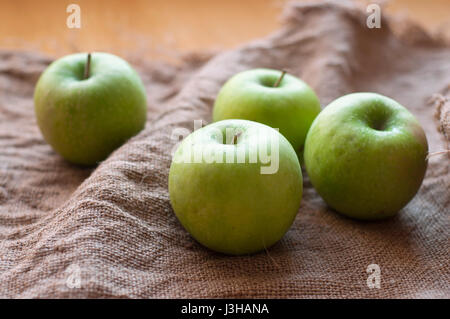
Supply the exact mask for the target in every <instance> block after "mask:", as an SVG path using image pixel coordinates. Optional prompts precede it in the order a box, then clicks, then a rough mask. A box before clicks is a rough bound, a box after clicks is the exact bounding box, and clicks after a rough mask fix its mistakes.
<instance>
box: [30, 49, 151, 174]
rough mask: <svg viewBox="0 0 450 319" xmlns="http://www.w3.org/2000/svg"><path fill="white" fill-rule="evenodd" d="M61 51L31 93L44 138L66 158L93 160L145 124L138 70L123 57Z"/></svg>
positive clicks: (84, 162) (85, 162)
mask: <svg viewBox="0 0 450 319" xmlns="http://www.w3.org/2000/svg"><path fill="white" fill-rule="evenodd" d="M91 56H92V58H91V67H90V76H89V77H88V78H87V79H83V77H84V68H85V64H86V60H87V54H86V53H78V54H72V55H68V56H65V57H63V58H61V59H59V60H57V61H55V62H53V63H52V64H51V65H50V66H49V67H48V68H47V69H46V70H45V71H44V72H43V73H42V75H41V77H40V78H39V81H38V83H37V84H36V88H35V92H34V105H35V113H36V117H37V123H38V126H39V128H40V130H41V132H42V135H43V136H44V139H45V140H46V141H47V142H48V143H49V144H50V145H51V146H52V147H53V149H54V150H55V151H56V152H57V153H59V154H60V155H61V156H63V157H64V158H65V159H66V160H68V161H70V162H72V163H75V164H80V165H86V166H90V165H94V164H96V163H98V162H100V161H102V160H104V159H105V158H106V157H107V156H108V155H109V154H110V153H111V152H112V151H113V150H115V149H116V148H117V147H119V146H120V145H121V144H123V143H124V142H125V141H126V140H127V139H129V138H130V137H132V136H134V135H136V134H137V133H138V132H139V131H140V130H142V128H143V127H144V126H145V122H146V117H147V97H146V93H145V89H144V86H143V84H142V81H141V79H140V78H139V76H138V74H137V73H136V72H135V71H134V70H133V68H132V67H131V66H130V65H129V64H128V63H127V62H126V61H124V60H123V59H121V58H119V57H117V56H115V55H112V54H108V53H97V52H94V53H92V55H91Z"/></svg>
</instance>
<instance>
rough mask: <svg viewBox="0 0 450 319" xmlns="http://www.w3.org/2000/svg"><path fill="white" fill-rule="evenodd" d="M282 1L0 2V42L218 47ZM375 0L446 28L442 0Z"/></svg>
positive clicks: (449, 2) (239, 38)
mask: <svg viewBox="0 0 450 319" xmlns="http://www.w3.org/2000/svg"><path fill="white" fill-rule="evenodd" d="M303 1H304V0H303ZM309 1H311V0H309ZM317 1H320V0H317ZM287 2H288V1H285V0H264V1H262V0H225V1H223V0H222V1H214V0H189V1H188V0H128V1H124V0H69V1H65V0H39V1H36V0H0V48H2V49H21V50H38V51H42V52H44V53H46V54H49V55H51V56H55V57H57V56H61V55H64V54H67V53H71V52H74V51H94V50H95V51H108V52H112V53H116V54H119V55H127V54H129V53H130V52H134V53H137V54H140V55H142V56H149V55H161V56H170V54H171V52H175V51H176V52H191V51H201V50H211V51H214V50H222V49H228V48H233V47H236V46H238V45H240V44H242V43H244V42H246V41H248V40H250V39H253V38H258V37H261V36H265V35H267V34H269V33H270V32H272V31H273V30H275V29H277V28H278V27H279V26H280V24H281V21H280V16H281V13H282V8H283V6H284V5H285V4H286V3H287ZM356 2H360V3H361V4H368V3H370V2H371V1H364V0H356ZM71 3H74V4H78V5H79V6H80V8H81V28H80V29H69V28H68V27H67V26H66V20H67V17H68V16H69V13H67V12H66V8H67V6H68V5H69V4H71ZM382 3H385V5H386V9H385V10H386V12H387V13H392V14H396V15H402V16H407V17H409V18H410V19H413V20H415V21H417V22H418V23H419V24H420V25H422V26H423V27H424V28H426V29H427V30H429V31H432V32H440V33H442V32H443V31H445V30H450V0H427V1H424V0H391V1H382ZM383 13H384V12H383Z"/></svg>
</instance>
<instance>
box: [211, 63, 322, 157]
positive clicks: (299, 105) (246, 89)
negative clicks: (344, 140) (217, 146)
mask: <svg viewBox="0 0 450 319" xmlns="http://www.w3.org/2000/svg"><path fill="white" fill-rule="evenodd" d="M319 112H320V103H319V99H318V98H317V96H316V94H315V93H314V91H313V90H312V89H311V88H310V87H309V86H308V85H307V84H306V83H305V82H303V81H302V80H300V79H298V78H296V77H295V76H292V75H290V74H285V72H280V71H277V70H271V69H254V70H248V71H244V72H241V73H238V74H236V75H235V76H233V77H232V78H231V79H229V80H228V81H227V82H226V83H225V85H224V86H223V87H222V89H221V90H220V92H219V94H218V96H217V99H216V102H215V104H214V111H213V121H220V120H225V119H244V120H251V121H256V122H260V123H263V124H266V125H269V126H271V127H273V128H277V129H279V131H280V133H281V134H283V135H284V137H286V138H287V140H288V141H289V142H290V143H291V144H292V147H294V150H295V151H296V152H297V153H298V154H299V155H300V157H301V153H302V151H303V146H304V143H305V138H306V134H307V133H308V130H309V127H310V126H311V123H312V121H313V120H314V118H315V117H316V116H317V114H319Z"/></svg>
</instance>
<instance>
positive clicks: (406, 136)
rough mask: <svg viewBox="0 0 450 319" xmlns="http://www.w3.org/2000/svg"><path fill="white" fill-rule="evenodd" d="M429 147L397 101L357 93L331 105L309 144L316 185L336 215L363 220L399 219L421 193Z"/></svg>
mask: <svg viewBox="0 0 450 319" xmlns="http://www.w3.org/2000/svg"><path fill="white" fill-rule="evenodd" d="M427 153H428V143H427V139H426V136H425V133H424V131H423V129H422V127H421V126H420V124H419V122H418V121H417V120H416V119H415V117H414V116H413V115H412V114H411V113H410V112H409V111H408V110H407V109H406V108H404V107H403V106H401V105H400V104H399V103H397V102H396V101H394V100H392V99H390V98H388V97H385V96H383V95H379V94H375V93H353V94H349V95H345V96H343V97H341V98H338V99H337V100H335V101H333V102H332V103H331V104H329V105H328V106H327V107H326V108H325V109H324V110H323V111H322V112H321V113H320V114H319V116H318V117H317V118H316V119H315V120H314V122H313V124H312V126H311V129H310V130H309V132H308V136H307V138H306V144H305V154H304V156H305V165H306V171H307V172H308V175H309V178H310V180H311V183H312V185H313V186H314V188H315V189H316V190H317V192H318V193H319V194H320V196H321V197H322V198H323V199H324V200H325V202H326V203H327V204H328V205H329V206H331V207H332V208H334V209H335V210H336V211H338V212H340V213H342V214H344V215H346V216H349V217H352V218H357V219H363V220H373V219H382V218H386V217H390V216H393V215H395V214H396V213H397V212H398V211H399V210H400V209H401V208H403V207H404V206H405V205H406V204H407V203H408V202H409V201H410V200H411V199H412V198H413V197H414V195H415V194H416V193H417V191H418V190H419V188H420V185H421V184H422V180H423V178H424V175H425V171H426V168H427V159H426V157H427Z"/></svg>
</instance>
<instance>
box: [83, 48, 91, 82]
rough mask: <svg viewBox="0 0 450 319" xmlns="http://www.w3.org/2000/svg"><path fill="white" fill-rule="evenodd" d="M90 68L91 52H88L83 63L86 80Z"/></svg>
mask: <svg viewBox="0 0 450 319" xmlns="http://www.w3.org/2000/svg"><path fill="white" fill-rule="evenodd" d="M90 70H91V53H88V55H87V61H86V64H85V65H84V79H85V80H86V79H87V78H89V75H90V74H89V73H90Z"/></svg>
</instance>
